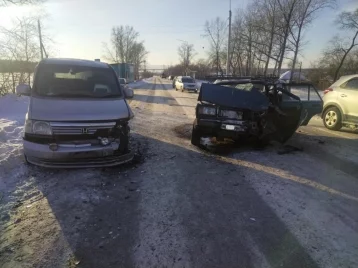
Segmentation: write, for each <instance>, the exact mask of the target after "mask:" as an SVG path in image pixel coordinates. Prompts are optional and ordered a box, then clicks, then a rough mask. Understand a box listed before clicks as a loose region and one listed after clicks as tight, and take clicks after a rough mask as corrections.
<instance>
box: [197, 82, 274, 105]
mask: <svg viewBox="0 0 358 268" xmlns="http://www.w3.org/2000/svg"><path fill="white" fill-rule="evenodd" d="M198 101H200V102H202V101H204V102H209V103H212V104H216V105H219V106H224V107H231V108H236V109H247V110H251V111H254V112H260V111H265V110H267V109H268V107H269V99H268V98H267V97H266V96H265V95H264V94H263V93H261V92H259V91H257V90H251V91H246V90H242V89H237V88H233V87H227V86H220V85H214V84H202V86H201V88H200V94H199V97H198Z"/></svg>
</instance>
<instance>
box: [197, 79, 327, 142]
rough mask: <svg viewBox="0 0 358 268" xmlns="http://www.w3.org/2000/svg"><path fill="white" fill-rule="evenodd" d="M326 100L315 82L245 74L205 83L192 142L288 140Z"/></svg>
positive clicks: (198, 105)
mask: <svg viewBox="0 0 358 268" xmlns="http://www.w3.org/2000/svg"><path fill="white" fill-rule="evenodd" d="M322 108H323V102H322V98H321V96H320V95H319V93H318V91H317V90H316V88H315V87H314V86H313V85H312V84H311V83H282V82H281V81H277V80H276V81H273V80H265V79H254V78H245V79H239V80H224V81H217V82H215V83H214V84H210V83H206V84H205V83H203V84H202V86H201V89H200V94H199V97H198V104H197V106H196V119H195V120H194V123H193V130H192V137H191V143H192V144H193V145H195V146H199V147H201V146H202V145H201V138H203V137H214V138H216V140H218V141H225V140H230V141H234V142H236V141H241V140H243V139H253V140H255V141H256V142H257V144H258V145H263V146H264V145H266V144H268V143H269V142H270V141H273V140H275V141H277V142H280V143H285V142H286V141H287V140H288V139H289V138H290V137H291V136H292V135H293V134H294V133H295V131H296V130H297V128H298V127H299V126H304V125H307V124H308V122H309V121H310V119H311V118H312V117H313V116H314V115H317V114H319V113H320V112H321V111H322Z"/></svg>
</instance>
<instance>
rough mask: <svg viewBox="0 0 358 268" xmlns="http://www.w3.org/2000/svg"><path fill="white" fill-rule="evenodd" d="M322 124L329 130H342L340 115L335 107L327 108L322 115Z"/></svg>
mask: <svg viewBox="0 0 358 268" xmlns="http://www.w3.org/2000/svg"><path fill="white" fill-rule="evenodd" d="M323 124H324V126H325V127H326V128H328V129H330V130H340V129H341V128H342V115H341V112H340V111H339V109H338V108H337V107H329V108H328V109H327V110H326V111H325V112H324V114H323Z"/></svg>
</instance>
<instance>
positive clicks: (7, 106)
mask: <svg viewBox="0 0 358 268" xmlns="http://www.w3.org/2000/svg"><path fill="white" fill-rule="evenodd" d="M28 105H29V97H25V96H21V97H19V96H17V95H14V94H9V95H6V96H3V97H1V98H0V165H5V164H6V162H8V160H9V159H11V157H12V156H18V155H20V154H21V151H22V133H23V128H24V122H25V115H26V113H27V109H28Z"/></svg>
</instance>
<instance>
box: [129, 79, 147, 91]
mask: <svg viewBox="0 0 358 268" xmlns="http://www.w3.org/2000/svg"><path fill="white" fill-rule="evenodd" d="M148 83H149V80H147V79H143V80H138V81H135V82H132V83H129V84H128V86H129V87H131V88H133V89H136V88H141V87H142V86H144V85H146V84H148Z"/></svg>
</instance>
